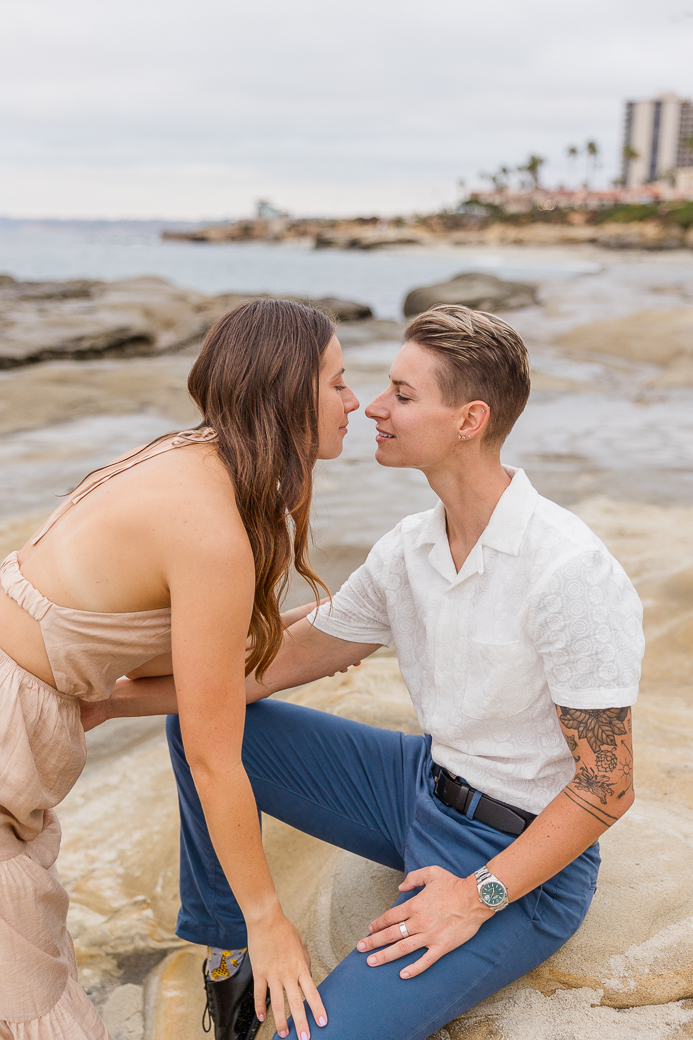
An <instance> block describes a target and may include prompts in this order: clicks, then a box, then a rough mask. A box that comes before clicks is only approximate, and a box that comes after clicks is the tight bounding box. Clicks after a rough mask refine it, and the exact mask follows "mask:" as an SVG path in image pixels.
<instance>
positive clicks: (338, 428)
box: [318, 336, 359, 459]
mask: <svg viewBox="0 0 693 1040" xmlns="http://www.w3.org/2000/svg"><path fill="white" fill-rule="evenodd" d="M358 406H359V402H358V400H357V398H356V395H355V394H354V392H353V391H352V390H350V389H349V387H348V386H347V385H346V383H345V382H344V361H343V360H342V348H341V346H340V344H339V340H338V339H337V337H336V336H333V337H332V339H331V340H330V342H329V343H328V344H327V347H326V348H325V352H324V353H323V355H322V364H321V366H320V380H319V395H318V458H319V459H336V458H337V456H338V455H341V453H342V447H343V444H344V437H345V435H346V432H347V424H348V422H349V418H348V416H349V413H350V412H353V411H355V410H356V409H357V408H358Z"/></svg>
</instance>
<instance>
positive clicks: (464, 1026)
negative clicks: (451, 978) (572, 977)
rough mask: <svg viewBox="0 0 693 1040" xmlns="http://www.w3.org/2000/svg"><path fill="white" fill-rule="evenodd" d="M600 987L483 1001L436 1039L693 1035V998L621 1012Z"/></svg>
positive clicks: (666, 1039) (630, 1039)
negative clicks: (607, 1004) (603, 998)
mask: <svg viewBox="0 0 693 1040" xmlns="http://www.w3.org/2000/svg"><path fill="white" fill-rule="evenodd" d="M600 997H601V992H600V991H599V990H594V989H589V988H586V987H585V988H581V989H573V990H559V991H558V992H556V993H554V994H552V995H551V996H547V997H545V996H543V995H542V994H541V993H538V992H537V991H536V990H530V989H525V990H520V991H519V992H518V993H517V994H516V995H515V996H514V997H512V998H510V999H506V1000H501V1001H497V1002H496V1001H494V1002H493V1003H490V1004H488V1005H481V1006H480V1008H475V1009H474V1011H470V1012H468V1013H467V1014H466V1015H464V1016H463V1017H462V1018H458V1019H457V1020H456V1021H455V1022H451V1023H450V1025H449V1026H448V1027H447V1029H441V1030H440V1031H439V1032H438V1033H436V1034H434V1036H433V1037H431V1038H430V1040H596V1038H599V1040H639V1038H644V1037H647V1040H684V1038H685V1037H689V1036H692V1035H693V1029H692V1023H693V1007H692V1006H691V1002H690V1001H682V1002H680V1003H671V1004H664V1005H661V1006H659V1007H637V1008H630V1009H628V1010H615V1009H613V1008H610V1007H602V1006H600V1003H599V1001H600Z"/></svg>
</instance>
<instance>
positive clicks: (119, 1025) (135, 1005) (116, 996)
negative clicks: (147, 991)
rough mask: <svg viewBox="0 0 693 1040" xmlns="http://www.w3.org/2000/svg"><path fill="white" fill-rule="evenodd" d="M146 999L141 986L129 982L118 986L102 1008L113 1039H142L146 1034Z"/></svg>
mask: <svg viewBox="0 0 693 1040" xmlns="http://www.w3.org/2000/svg"><path fill="white" fill-rule="evenodd" d="M143 1011H144V1001H143V992H142V987H141V986H135V985H133V984H132V983H127V984H126V985H125V986H118V988H117V989H114V990H113V991H112V992H111V993H110V994H109V996H108V999H107V1000H106V1002H105V1003H104V1005H103V1007H102V1008H101V1017H102V1018H103V1020H104V1022H105V1023H106V1025H107V1026H108V1028H109V1030H110V1032H111V1035H112V1037H113V1040H142V1038H143V1036H144V1015H143Z"/></svg>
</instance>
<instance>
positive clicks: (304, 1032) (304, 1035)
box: [301, 1030, 308, 1040]
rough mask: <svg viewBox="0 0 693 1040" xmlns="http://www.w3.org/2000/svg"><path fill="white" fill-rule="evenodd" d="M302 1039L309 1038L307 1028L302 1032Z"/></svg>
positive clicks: (306, 1039)
mask: <svg viewBox="0 0 693 1040" xmlns="http://www.w3.org/2000/svg"><path fill="white" fill-rule="evenodd" d="M301 1040H308V1034H307V1033H306V1031H305V1030H304V1031H303V1032H302V1033H301Z"/></svg>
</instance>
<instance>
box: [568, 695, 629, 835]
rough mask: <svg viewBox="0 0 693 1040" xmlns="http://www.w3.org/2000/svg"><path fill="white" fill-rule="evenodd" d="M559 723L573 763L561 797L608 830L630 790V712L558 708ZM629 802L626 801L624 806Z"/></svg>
mask: <svg viewBox="0 0 693 1040" xmlns="http://www.w3.org/2000/svg"><path fill="white" fill-rule="evenodd" d="M558 721H559V723H560V725H561V729H562V730H563V736H564V737H565V739H566V743H567V744H568V747H569V748H570V750H571V752H572V755H573V758H574V759H575V763H576V770H575V776H574V777H573V779H572V780H571V781H570V783H569V784H568V785H567V787H566V788H565V789H564V791H563V794H564V795H565V796H566V798H569V799H570V801H572V802H574V803H575V805H577V806H579V807H580V808H581V809H584V811H585V812H588V813H589V814H590V815H591V816H594V818H595V819H596V820H598V821H599V822H600V823H602V824H604V825H605V826H606V827H610V826H611V825H612V824H613V823H615V822H616V820H618V819H619V817H620V816H622V815H623V809H624V802H623V799H624V796H625V795H627V794H628V792H629V791H631V790H632V787H633V738H632V724H631V710H630V708H603V709H592V710H585V709H582V708H564V707H559V708H558ZM631 800H632V793H631V796H630V798H626V799H625V802H626V803H629V802H630V801H631Z"/></svg>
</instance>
